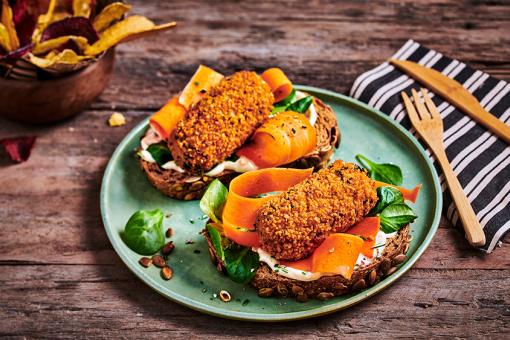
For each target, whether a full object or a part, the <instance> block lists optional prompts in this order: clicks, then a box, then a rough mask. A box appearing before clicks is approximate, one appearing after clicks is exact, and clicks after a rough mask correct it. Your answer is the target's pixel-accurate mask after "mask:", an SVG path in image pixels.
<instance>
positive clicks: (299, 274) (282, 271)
mask: <svg viewBox="0 0 510 340" xmlns="http://www.w3.org/2000/svg"><path fill="white" fill-rule="evenodd" d="M395 234H396V233H391V234H385V233H384V232H382V231H381V230H379V232H378V233H377V235H376V237H375V247H374V257H373V258H368V257H366V256H364V255H363V254H360V255H359V256H358V260H357V261H356V264H355V265H354V268H356V267H357V266H366V265H369V264H370V263H372V261H373V260H374V259H375V258H377V257H380V256H381V255H382V253H383V251H384V248H385V245H386V241H387V240H388V239H390V238H392V237H393V236H395ZM252 250H253V251H254V252H257V253H258V254H259V261H260V262H264V263H265V264H267V265H268V266H269V268H271V270H272V271H273V272H275V273H277V274H278V275H281V276H284V277H287V278H289V279H294V280H299V281H315V280H317V279H319V278H321V277H323V276H328V275H334V274H328V273H319V272H308V271H304V270H299V269H295V268H291V267H287V266H284V265H282V264H280V263H278V261H277V260H276V259H275V258H274V257H272V256H271V255H270V254H269V253H268V252H266V251H265V250H263V249H261V248H253V249H252Z"/></svg>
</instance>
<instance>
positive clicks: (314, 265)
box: [200, 156, 420, 301]
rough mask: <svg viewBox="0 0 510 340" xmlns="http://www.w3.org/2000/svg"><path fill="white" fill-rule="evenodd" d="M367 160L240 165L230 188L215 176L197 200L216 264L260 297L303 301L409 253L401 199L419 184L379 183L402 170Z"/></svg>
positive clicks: (382, 270) (329, 293)
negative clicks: (319, 165)
mask: <svg viewBox="0 0 510 340" xmlns="http://www.w3.org/2000/svg"><path fill="white" fill-rule="evenodd" d="M361 157H363V156H361ZM358 159H360V158H358ZM363 161H364V162H362V163H363V164H370V171H367V170H366V169H362V168H360V167H359V166H358V165H356V164H354V163H346V162H343V161H340V160H339V161H335V162H334V163H333V164H332V165H330V166H329V167H327V168H325V169H322V170H319V171H318V172H316V173H312V169H289V168H270V169H262V170H257V171H253V172H249V173H245V174H242V175H240V176H238V177H237V178H235V179H234V180H232V181H231V182H230V187H229V189H227V188H226V187H225V186H223V185H222V184H221V183H220V182H219V181H214V182H212V183H211V185H210V186H209V187H208V189H207V191H206V193H205V195H204V197H203V198H202V200H201V202H200V207H201V208H202V210H203V212H204V213H205V214H207V216H209V218H210V220H209V221H208V223H207V224H206V229H205V230H204V231H203V234H204V235H205V237H206V239H207V243H208V246H209V250H210V254H211V258H212V260H213V262H214V263H215V265H216V266H217V268H218V270H219V271H221V272H223V273H225V274H227V275H228V276H229V277H230V278H231V279H232V280H234V281H236V282H240V283H250V284H251V285H252V286H253V287H254V288H256V289H257V290H258V294H259V295H260V296H262V297H268V296H273V295H276V296H289V297H295V298H297V299H298V300H299V301H306V300H307V299H309V298H317V299H322V300H325V299H329V298H332V297H334V296H338V295H342V294H346V293H349V292H353V291H356V290H360V289H364V288H365V287H368V286H371V285H374V284H375V283H377V282H379V280H381V279H382V278H384V277H385V276H387V275H391V274H392V273H393V272H394V271H395V270H396V267H395V266H396V265H398V264H400V263H402V262H403V261H405V259H406V255H405V254H406V252H407V250H408V247H409V242H410V234H409V232H410V227H409V224H410V223H411V222H413V221H414V220H415V219H416V217H417V216H416V215H415V213H414V212H413V210H412V209H411V208H410V207H409V206H408V205H407V204H406V203H405V201H412V202H415V201H416V198H417V195H418V192H419V189H420V186H417V187H415V188H414V189H413V190H407V189H404V188H401V187H398V186H396V185H391V184H387V183H383V182H381V181H379V180H380V179H382V178H386V179H388V181H390V182H394V183H395V181H392V179H393V178H397V180H396V181H397V182H401V172H400V168H398V167H396V166H394V165H393V164H377V163H373V162H371V161H369V160H367V159H366V158H365V157H363ZM385 166H386V168H384V167H385ZM391 167H393V168H391ZM381 169H383V170H384V171H379V170H381ZM385 175H387V176H385ZM399 176H400V177H399ZM399 184H400V183H399Z"/></svg>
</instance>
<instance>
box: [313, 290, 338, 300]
mask: <svg viewBox="0 0 510 340" xmlns="http://www.w3.org/2000/svg"><path fill="white" fill-rule="evenodd" d="M334 296H335V294H333V293H330V292H322V293H319V294H317V299H319V300H321V301H326V300H329V299H331V298H332V297H334Z"/></svg>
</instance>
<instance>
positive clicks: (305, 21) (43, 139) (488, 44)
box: [0, 0, 510, 339]
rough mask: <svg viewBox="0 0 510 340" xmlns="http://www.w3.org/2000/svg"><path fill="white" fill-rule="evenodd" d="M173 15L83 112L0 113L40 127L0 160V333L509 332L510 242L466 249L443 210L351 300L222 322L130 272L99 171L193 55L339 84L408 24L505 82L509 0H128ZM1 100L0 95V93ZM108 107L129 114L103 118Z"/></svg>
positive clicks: (406, 32) (5, 131)
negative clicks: (266, 320) (431, 227)
mask: <svg viewBox="0 0 510 340" xmlns="http://www.w3.org/2000/svg"><path fill="white" fill-rule="evenodd" d="M133 4H134V8H135V12H138V13H141V14H144V15H146V16H148V17H151V18H154V19H155V20H157V21H167V20H177V21H178V22H179V27H178V28H177V29H175V30H173V31H171V32H168V33H164V34H161V35H159V36H157V37H151V38H150V39H146V40H143V41H137V42H132V43H129V44H126V45H123V46H122V47H120V48H118V49H117V64H116V70H115V75H114V77H113V79H112V81H111V82H110V85H109V87H108V88H107V89H106V91H105V92H104V94H103V95H102V96H101V97H100V98H99V99H98V100H97V102H96V103H95V104H94V105H93V106H92V107H91V108H90V110H88V111H86V112H84V113H83V114H82V115H80V116H79V117H77V118H75V119H72V120H69V121H66V122H63V123H60V124H57V125H53V126H47V127H38V128H36V127H26V126H22V125H18V124H15V123H11V122H7V121H0V138H1V137H6V136H15V135H23V134H37V135H38V136H39V139H38V140H37V145H36V147H35V149H34V151H33V154H32V156H31V158H30V160H29V161H28V162H26V163H24V164H20V165H7V164H6V163H5V162H3V163H1V164H0V239H1V240H2V241H1V243H0V245H1V251H0V280H1V285H0V335H4V336H11V337H28V338H32V337H33V338H36V337H37V338H41V337H43V338H52V339H54V338H59V337H66V338H74V337H90V338H97V337H106V338H111V337H113V338H117V337H133V338H161V337H168V338H172V337H222V336H225V335H230V336H235V337H245V336H258V337H261V338H264V337H268V336H269V335H270V336H275V337H294V338H301V337H303V336H306V337H315V338H319V337H324V336H326V337H342V336H346V337H351V336H356V337H360V338H365V337H381V336H392V337H397V336H405V337H422V336H448V337H453V336H455V337H484V336H494V337H495V336H497V335H500V336H501V335H504V334H507V336H508V334H509V333H510V261H509V259H510V245H509V244H508V238H507V240H506V241H505V242H504V245H503V247H502V248H500V249H496V251H495V252H494V253H493V254H492V255H489V256H484V255H482V254H480V253H479V252H477V251H474V250H472V249H471V248H469V246H468V245H467V243H466V241H465V240H464V238H463V236H462V233H461V232H459V231H457V230H454V229H452V228H451V226H450V225H449V224H448V223H447V222H446V221H444V220H443V221H442V223H441V226H440V228H439V231H438V232H437V234H436V236H435V238H434V241H433V242H432V244H431V246H430V247H429V249H428V250H427V251H426V252H425V254H424V255H423V257H422V258H421V259H420V260H419V261H418V263H417V264H416V265H415V266H414V268H413V269H412V270H410V271H409V272H408V273H407V274H406V275H404V277H403V278H401V279H400V280H399V281H398V282H397V283H396V284H395V285H393V286H392V287H390V288H388V289H387V290H386V291H384V292H382V293H380V294H378V295H377V296H375V297H374V298H372V299H370V300H368V301H366V302H363V303H361V304H359V305H357V306H355V307H353V308H350V309H349V310H345V311H342V312H338V313H334V314H332V315H329V316H325V317H321V318H315V319H311V320H306V321H300V322H289V323H281V324H273V325H266V326H263V325H260V324H254V323H248V322H237V321H228V322H226V321H224V320H221V319H218V318H214V317H211V316H207V315H203V314H200V313H198V312H195V311H193V310H191V309H188V308H186V307H183V306H180V305H178V304H176V303H173V302H170V301H168V300H166V299H164V298H163V297H161V296H159V295H158V294H157V293H155V292H153V291H152V290H151V289H150V288H149V287H147V286H146V285H145V284H143V283H142V282H141V281H140V280H138V279H137V278H136V277H135V276H134V275H133V274H132V273H131V272H130V271H129V270H128V269H127V267H126V266H125V265H124V264H123V263H122V262H121V261H120V259H119V257H118V256H117V255H116V254H115V252H114V251H113V249H112V246H111V245H110V242H109V241H108V239H107V237H106V234H105V231H104V229H103V224H102V222H101V216H100V212H99V190H100V183H101V178H102V175H103V171H104V169H105V166H106V164H107V162H108V159H109V157H110V155H111V154H112V152H113V150H114V149H115V147H116V146H117V144H118V143H119V142H120V140H121V139H122V138H123V136H124V135H125V134H126V133H127V132H128V131H129V130H130V129H131V128H132V127H133V126H135V125H136V124H137V123H138V122H139V121H140V120H142V119H143V118H145V117H147V115H148V114H150V113H151V112H154V111H155V110H156V109H158V108H159V107H160V106H161V105H162V104H163V103H164V102H165V101H166V100H167V99H168V98H169V96H170V95H171V94H172V93H175V92H177V91H179V89H181V88H182V87H183V85H184V84H185V82H186V81H187V79H188V78H189V77H190V75H191V74H192V72H193V71H194V70H195V68H196V67H197V65H198V64H199V63H203V64H206V65H210V66H212V67H214V68H215V69H217V70H219V71H220V72H223V73H226V74H228V73H232V72H233V71H236V70H240V69H253V70H256V71H261V70H263V69H265V68H266V67H270V66H275V65H278V66H280V67H282V68H283V69H284V70H285V71H286V73H287V74H288V75H289V76H290V77H291V79H293V80H294V82H296V83H300V84H310V85H314V86H318V87H324V88H327V89H331V90H334V91H338V92H341V93H347V92H348V89H349V88H350V86H351V84H352V82H353V81H354V79H355V77H356V76H357V75H359V74H360V73H362V72H364V71H365V70H368V69H370V68H372V67H373V66H375V65H377V64H378V63H380V62H382V61H383V60H384V59H385V58H387V57H388V56H390V55H391V54H393V52H394V51H395V50H396V49H398V48H399V47H400V46H401V45H402V44H403V43H404V42H405V41H406V40H407V39H408V38H413V39H415V40H417V41H419V42H421V43H423V44H425V45H426V46H428V47H431V48H434V49H437V50H438V51H441V52H442V53H444V54H446V55H449V56H451V57H455V58H458V59H461V60H463V61H465V62H467V63H469V64H471V65H473V66H474V67H476V68H479V69H481V70H483V71H486V72H489V73H490V74H492V75H494V76H496V77H499V78H500V79H504V80H507V81H510V35H509V32H510V3H509V2H507V1H486V2H485V1H468V0H464V1H462V0H459V1H446V0H434V1H425V0H423V1H416V0H413V1H403V0H391V1H366V2H362V1H354V0H353V1H348V2H333V1H302V2H295V3H291V4H287V3H286V2H283V1H281V2H280V1H278V2H277V1H265V0H258V1H250V2H245V3H242V2H238V1H228V2H221V3H220V2H219V1H217V2H216V1H210V2H199V1H182V2H180V3H171V2H169V1H151V2H148V1H141V0H140V1H133ZM0 105H1V103H0ZM112 112H122V113H123V114H124V115H126V117H127V119H128V123H127V125H125V126H123V127H120V128H110V127H108V126H107V125H106V121H107V119H108V117H109V116H110V114H111V113H112Z"/></svg>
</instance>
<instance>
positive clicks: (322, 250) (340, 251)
mask: <svg viewBox="0 0 510 340" xmlns="http://www.w3.org/2000/svg"><path fill="white" fill-rule="evenodd" d="M362 248H363V239H362V238H361V237H359V236H355V235H350V234H341V233H338V234H331V235H329V236H328V237H327V238H326V239H325V240H324V242H322V244H321V245H320V246H319V247H318V248H317V249H315V251H314V252H313V255H312V271H313V272H321V273H327V274H340V275H342V276H343V277H345V278H346V279H348V280H349V279H350V278H351V276H352V273H353V272H354V265H355V264H356V261H357V260H358V256H359V254H360V252H361V249H362Z"/></svg>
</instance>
